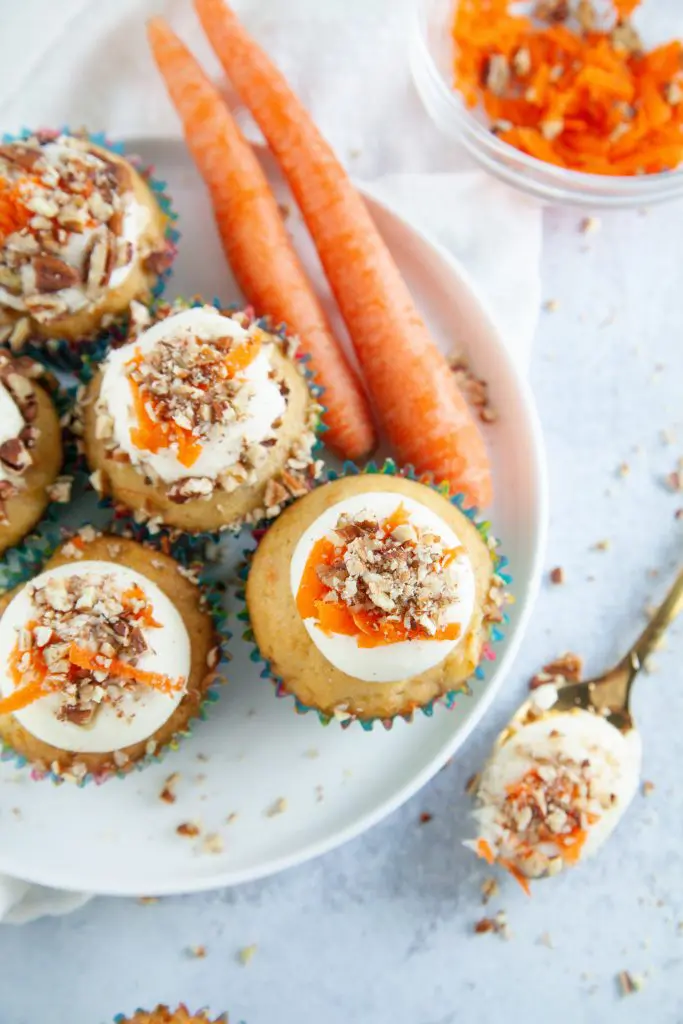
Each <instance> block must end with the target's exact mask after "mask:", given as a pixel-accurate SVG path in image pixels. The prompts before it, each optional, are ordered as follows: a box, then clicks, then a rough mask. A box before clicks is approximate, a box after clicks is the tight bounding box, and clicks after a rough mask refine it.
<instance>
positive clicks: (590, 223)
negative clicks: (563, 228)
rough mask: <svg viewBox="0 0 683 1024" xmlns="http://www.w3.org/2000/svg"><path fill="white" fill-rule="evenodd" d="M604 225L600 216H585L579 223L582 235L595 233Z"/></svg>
mask: <svg viewBox="0 0 683 1024" xmlns="http://www.w3.org/2000/svg"><path fill="white" fill-rule="evenodd" d="M601 227H602V221H601V220H600V218H599V217H584V218H583V220H582V221H581V223H580V224H579V231H580V232H581V234H582V235H594V234H595V233H596V232H597V231H599V230H600V228H601Z"/></svg>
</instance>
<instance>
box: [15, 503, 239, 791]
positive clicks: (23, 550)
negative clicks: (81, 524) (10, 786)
mask: <svg viewBox="0 0 683 1024" xmlns="http://www.w3.org/2000/svg"><path fill="white" fill-rule="evenodd" d="M48 526H49V528H48V529H47V530H46V531H44V532H42V533H41V534H32V535H31V536H30V537H28V538H27V539H26V540H25V541H24V543H23V544H21V545H19V546H18V547H16V548H13V549H12V551H11V553H10V556H9V557H8V558H7V559H6V560H5V562H4V564H2V565H0V592H2V593H4V592H6V591H8V590H13V589H14V588H15V587H18V586H20V585H21V584H24V583H27V582H28V581H29V580H30V579H32V578H33V577H34V576H35V575H37V573H39V572H41V571H42V568H43V566H44V564H45V562H46V561H47V560H48V559H49V558H50V557H51V555H52V554H54V552H55V550H56V548H57V547H58V546H59V545H60V544H62V543H63V542H64V541H65V540H68V538H69V536H71V535H72V534H73V532H74V531H64V530H60V529H59V527H58V526H57V525H56V524H54V523H50V524H48ZM106 532H107V533H109V532H113V533H118V535H120V536H129V534H128V533H127V532H125V531H109V530H107V531H106ZM131 539H136V538H131ZM144 543H145V544H146V546H148V547H157V549H158V550H160V551H163V553H164V554H168V555H170V556H171V557H172V558H174V559H175V560H176V561H177V562H178V563H179V564H180V565H182V566H183V567H184V568H185V569H188V570H195V572H196V577H197V582H198V585H199V587H200V588H201V592H202V597H203V599H204V601H205V604H206V607H207V608H208V610H209V613H210V615H211V618H212V620H213V624H214V631H215V636H216V646H217V647H218V652H219V658H218V662H217V664H216V665H215V666H214V667H213V668H211V669H210V674H211V675H212V676H213V677H214V681H213V682H212V683H211V684H210V685H209V687H208V689H207V690H206V693H205V694H204V696H203V698H202V702H201V704H200V707H199V710H198V713H197V714H196V715H195V716H194V717H193V718H192V719H190V720H189V721H188V722H187V724H186V727H185V728H184V729H182V730H180V731H179V732H177V733H176V734H175V735H174V737H173V739H172V740H171V742H170V743H167V744H166V745H165V746H164V747H162V748H161V749H160V750H158V751H156V752H155V753H153V754H147V755H145V757H143V758H140V760H138V761H135V762H134V763H133V764H132V765H131V766H130V767H129V768H127V769H119V770H117V771H110V772H106V773H105V774H103V775H93V774H92V773H88V774H87V775H85V776H84V777H83V778H81V779H76V778H75V777H74V778H73V781H74V783H75V784H76V785H77V786H78V787H79V788H82V787H83V786H85V785H86V784H87V783H89V782H95V783H96V784H98V785H99V784H101V783H103V782H106V781H107V780H109V779H111V778H114V777H116V778H120V779H123V778H125V777H126V776H128V775H131V774H132V773H133V771H141V770H142V769H143V768H146V767H147V766H148V765H151V764H159V763H160V762H161V761H163V759H164V757H165V756H166V754H167V753H168V752H169V751H172V750H178V748H179V746H180V743H181V741H182V740H184V739H185V738H187V737H188V736H191V735H192V733H193V726H194V724H195V722H197V721H198V720H200V721H204V720H205V719H206V718H207V717H208V715H209V713H210V709H211V706H212V704H215V703H216V701H217V700H218V699H219V696H220V685H221V682H222V677H223V675H224V673H225V668H226V666H227V664H228V661H229V660H230V656H229V654H228V645H229V642H230V640H231V639H232V634H231V633H230V631H229V629H228V626H227V618H228V616H227V611H226V608H225V602H224V594H225V588H224V586H223V585H222V584H220V583H219V582H217V581H216V580H214V579H213V578H212V573H211V572H210V570H207V568H206V566H205V565H204V564H203V562H201V561H190V560H188V558H187V553H186V551H185V550H184V549H183V548H182V547H181V548H180V549H178V550H176V549H174V548H173V546H172V545H170V546H169V545H168V544H167V543H161V544H159V545H155V544H154V543H153V541H150V540H149V539H147V540H145V541H144ZM0 761H3V762H4V761H12V762H14V765H15V767H17V768H25V767H26V766H27V765H30V766H31V778H32V779H34V780H36V781H42V780H44V779H50V780H51V781H52V782H53V783H55V784H57V785H61V784H62V783H64V782H65V781H71V779H67V778H66V777H65V776H64V775H62V774H57V773H55V772H53V771H52V770H51V769H46V770H44V771H42V770H40V769H38V768H37V767H36V766H35V765H31V763H30V762H29V761H28V759H27V758H26V757H24V755H23V754H19V753H17V751H15V750H14V748H13V747H10V746H8V745H7V744H5V743H3V741H2V740H0Z"/></svg>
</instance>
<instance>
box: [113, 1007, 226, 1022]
mask: <svg viewBox="0 0 683 1024" xmlns="http://www.w3.org/2000/svg"><path fill="white" fill-rule="evenodd" d="M114 1024H230V1021H229V1019H228V1014H227V1013H222V1014H220V1016H218V1017H214V1016H213V1014H212V1013H210V1011H209V1010H208V1009H204V1008H203V1009H201V1010H197V1011H196V1012H195V1013H192V1012H191V1011H190V1010H188V1008H187V1006H185V1004H184V1003H181V1004H180V1006H178V1007H177V1009H175V1010H171V1008H170V1007H169V1006H162V1005H161V1004H159V1006H157V1007H155V1009H153V1010H143V1009H141V1008H138V1009H137V1010H135V1011H134V1012H133V1014H132V1015H131V1016H129V1015H128V1014H126V1013H117V1015H116V1016H115V1017H114ZM235 1024H237V1022H235ZM241 1024H244V1021H242V1022H241Z"/></svg>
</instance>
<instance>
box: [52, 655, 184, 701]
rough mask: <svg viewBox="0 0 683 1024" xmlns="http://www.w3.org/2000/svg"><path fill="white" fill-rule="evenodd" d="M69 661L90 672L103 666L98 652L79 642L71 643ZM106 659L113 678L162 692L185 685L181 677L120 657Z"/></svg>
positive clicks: (175, 690) (172, 691)
mask: <svg viewBox="0 0 683 1024" xmlns="http://www.w3.org/2000/svg"><path fill="white" fill-rule="evenodd" d="M69 661H70V662H71V664H72V665H75V666H76V668H83V669H87V671H89V672H94V671H97V670H98V669H101V668H103V665H102V664H101V659H100V657H99V656H98V655H97V654H95V653H94V652H93V651H86V650H85V649H84V648H83V647H79V646H78V644H71V646H70V648H69ZM105 661H106V662H108V665H107V672H108V673H109V675H110V678H111V679H131V680H133V682H135V683H139V684H140V685H141V686H149V687H151V688H152V689H154V690H159V691H160V692H161V693H176V692H177V691H178V690H182V688H183V686H184V685H185V681H184V680H183V679H182V678H181V677H178V678H177V679H171V677H170V676H164V675H161V674H160V673H159V672H146V671H145V670H144V669H141V668H135V667H134V666H133V665H129V664H128V662H127V661H121V660H120V659H119V658H111V659H109V658H107V659H105Z"/></svg>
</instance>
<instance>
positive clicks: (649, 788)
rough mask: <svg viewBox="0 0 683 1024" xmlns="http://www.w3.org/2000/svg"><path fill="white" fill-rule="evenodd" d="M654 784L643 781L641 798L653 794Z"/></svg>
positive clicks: (646, 780)
mask: <svg viewBox="0 0 683 1024" xmlns="http://www.w3.org/2000/svg"><path fill="white" fill-rule="evenodd" d="M654 788H655V784H654V782H650V781H649V780H648V779H645V780H644V782H643V785H642V791H643V796H649V795H650V793H653V792H654Z"/></svg>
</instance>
